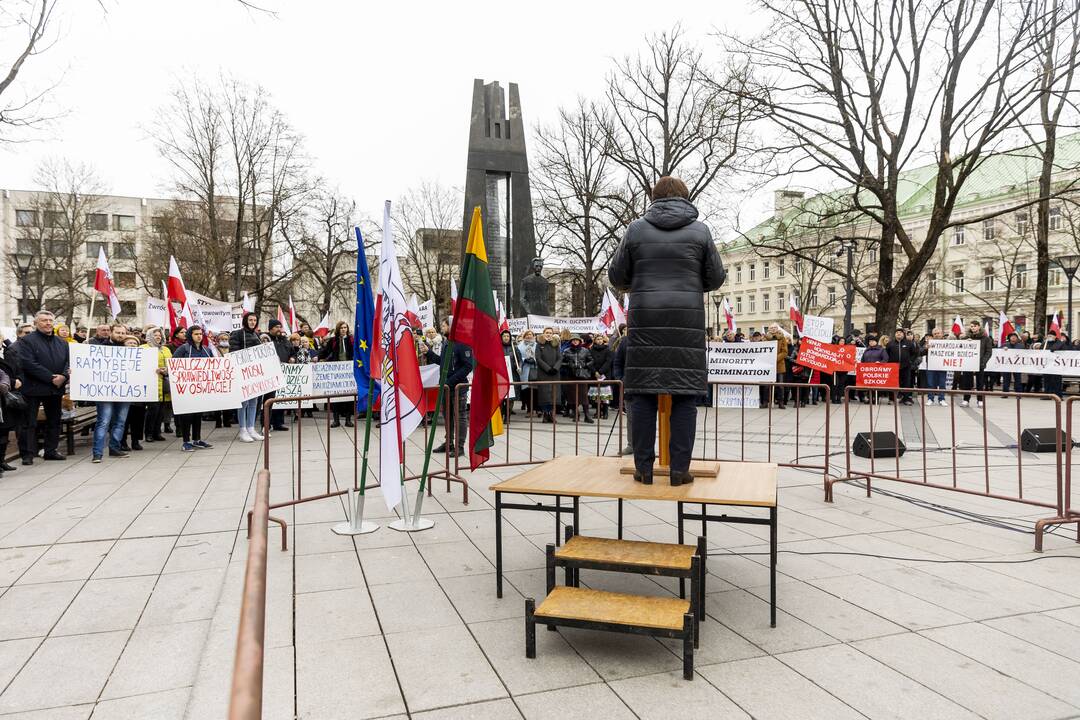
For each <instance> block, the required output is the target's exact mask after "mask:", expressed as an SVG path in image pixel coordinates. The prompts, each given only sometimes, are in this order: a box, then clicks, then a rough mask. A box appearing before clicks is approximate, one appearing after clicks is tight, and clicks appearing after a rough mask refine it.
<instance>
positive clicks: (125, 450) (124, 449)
mask: <svg viewBox="0 0 1080 720" xmlns="http://www.w3.org/2000/svg"><path fill="white" fill-rule="evenodd" d="M120 449H121V450H123V451H124V452H131V448H129V447H128V444H127V443H120Z"/></svg>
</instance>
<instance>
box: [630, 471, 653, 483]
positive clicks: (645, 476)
mask: <svg viewBox="0 0 1080 720" xmlns="http://www.w3.org/2000/svg"><path fill="white" fill-rule="evenodd" d="M634 481H635V482H639V483H641V484H643V485H652V473H643V472H641V471H639V470H635V471H634Z"/></svg>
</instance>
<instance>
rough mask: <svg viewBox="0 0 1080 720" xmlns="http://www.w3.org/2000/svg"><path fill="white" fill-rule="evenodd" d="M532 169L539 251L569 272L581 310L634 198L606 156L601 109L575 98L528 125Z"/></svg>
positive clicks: (595, 304) (592, 303) (593, 293)
mask: <svg viewBox="0 0 1080 720" xmlns="http://www.w3.org/2000/svg"><path fill="white" fill-rule="evenodd" d="M534 147H537V148H538V149H537V150H536V151H535V152H534V155H533V157H534V161H533V162H534V170H533V174H532V182H533V197H534V198H535V207H536V214H537V217H538V218H539V220H538V224H539V225H540V226H542V227H543V228H545V229H546V230H545V235H546V237H547V238H548V239H547V240H546V242H545V245H546V250H547V255H548V256H549V257H551V258H553V259H555V260H556V261H557V262H558V264H560V265H562V266H564V267H566V268H568V271H569V272H571V273H575V274H576V279H577V281H578V286H579V287H580V288H581V294H582V298H581V309H580V311H581V312H582V313H583V314H585V315H591V314H595V313H596V312H598V311H599V309H600V300H601V298H602V296H603V288H604V287H605V286H606V282H605V279H604V275H605V272H606V270H607V265H608V261H609V260H610V259H611V255H612V253H614V251H615V248H616V247H618V244H619V240H620V238H621V237H622V234H623V231H624V230H625V229H626V226H627V225H628V224H629V223H630V221H631V220H632V219H633V218H634V215H635V206H636V204H637V200H638V197H639V193H638V192H637V191H636V185H632V184H630V183H628V182H626V181H625V180H624V179H623V178H624V173H623V171H622V169H621V168H620V167H619V166H618V165H617V163H616V162H615V160H614V159H613V158H612V155H611V152H610V149H611V139H610V137H609V135H608V133H607V132H606V130H605V121H604V119H603V115H602V111H601V110H599V109H598V108H596V107H590V106H589V105H588V104H587V103H586V101H585V100H582V99H579V100H578V102H577V105H576V106H574V107H573V108H571V109H567V108H563V109H561V110H560V111H559V119H558V122H557V124H555V125H554V126H551V127H541V128H538V129H537V131H536V145H535V146H534Z"/></svg>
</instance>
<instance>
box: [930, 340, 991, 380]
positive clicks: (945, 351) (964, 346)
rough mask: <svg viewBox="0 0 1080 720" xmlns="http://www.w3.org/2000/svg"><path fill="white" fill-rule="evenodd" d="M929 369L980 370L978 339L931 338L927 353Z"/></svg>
mask: <svg viewBox="0 0 1080 720" xmlns="http://www.w3.org/2000/svg"><path fill="white" fill-rule="evenodd" d="M926 369H927V370H952V371H954V372H978V371H979V341H978V340H934V339H932V340H930V343H929V348H928V350H927V353H926Z"/></svg>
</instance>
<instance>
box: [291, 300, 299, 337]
mask: <svg viewBox="0 0 1080 720" xmlns="http://www.w3.org/2000/svg"><path fill="white" fill-rule="evenodd" d="M299 327H300V326H299V325H298V324H297V322H296V306H295V305H293V301H292V295H290V296H289V334H290V335H292V334H293V333H294V332H297V329H298V328H299Z"/></svg>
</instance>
